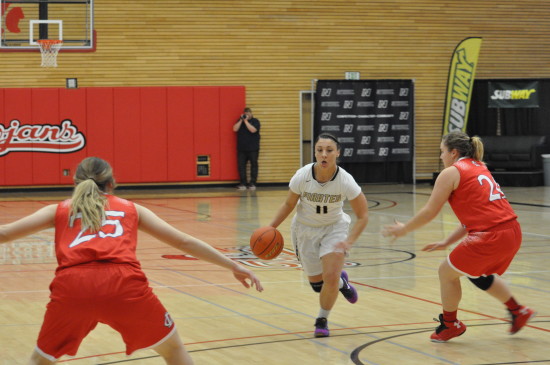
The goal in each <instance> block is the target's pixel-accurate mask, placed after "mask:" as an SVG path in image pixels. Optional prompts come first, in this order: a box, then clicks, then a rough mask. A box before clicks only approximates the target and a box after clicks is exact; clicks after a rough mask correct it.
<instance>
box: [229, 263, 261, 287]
mask: <svg viewBox="0 0 550 365" xmlns="http://www.w3.org/2000/svg"><path fill="white" fill-rule="evenodd" d="M233 276H235V279H237V280H238V281H240V282H241V283H242V284H243V286H244V287H245V288H250V287H253V286H254V287H256V290H257V291H259V292H261V291H263V290H264V288H263V286H262V283H261V282H260V279H258V278H257V277H256V275H255V274H254V273H253V272H252V271H250V270H248V269H247V268H245V267H243V266H241V265H238V266H237V267H236V268H235V269H234V270H233ZM247 279H248V280H249V281H250V283H249V282H248V281H247Z"/></svg>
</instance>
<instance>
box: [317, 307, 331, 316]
mask: <svg viewBox="0 0 550 365" xmlns="http://www.w3.org/2000/svg"><path fill="white" fill-rule="evenodd" d="M329 314H330V309H329V310H326V309H323V308H321V309H319V315H318V316H317V317H318V318H328V315H329Z"/></svg>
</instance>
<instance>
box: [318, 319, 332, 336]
mask: <svg viewBox="0 0 550 365" xmlns="http://www.w3.org/2000/svg"><path fill="white" fill-rule="evenodd" d="M328 336H330V334H329V331H328V325H327V319H326V318H323V317H319V318H317V319H316V320H315V337H328Z"/></svg>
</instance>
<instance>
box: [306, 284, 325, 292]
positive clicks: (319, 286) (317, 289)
mask: <svg viewBox="0 0 550 365" xmlns="http://www.w3.org/2000/svg"><path fill="white" fill-rule="evenodd" d="M309 285H311V287H312V288H313V291H314V292H316V293H320V292H321V289H323V281H318V282H316V283H312V282H310V283H309Z"/></svg>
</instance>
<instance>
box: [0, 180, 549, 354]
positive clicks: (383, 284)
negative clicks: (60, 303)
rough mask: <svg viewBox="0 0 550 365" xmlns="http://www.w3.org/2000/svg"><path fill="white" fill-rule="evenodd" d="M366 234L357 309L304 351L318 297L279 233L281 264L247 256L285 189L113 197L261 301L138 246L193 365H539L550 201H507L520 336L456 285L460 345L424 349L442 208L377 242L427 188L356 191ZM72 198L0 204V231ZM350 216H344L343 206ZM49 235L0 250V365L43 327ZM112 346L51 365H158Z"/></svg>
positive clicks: (433, 309) (529, 192)
mask: <svg viewBox="0 0 550 365" xmlns="http://www.w3.org/2000/svg"><path fill="white" fill-rule="evenodd" d="M363 190H364V192H365V194H366V196H367V199H368V200H369V208H370V221H369V224H368V227H367V229H366V231H365V232H364V233H363V235H362V236H361V237H360V239H359V240H358V242H356V245H355V248H354V249H353V251H352V252H351V255H350V257H349V260H348V262H347V268H346V270H347V271H348V273H349V275H350V278H351V281H352V282H353V283H354V284H355V286H356V287H357V289H358V291H359V296H360V299H359V302H358V303H357V304H354V305H352V304H349V303H347V302H346V301H345V300H344V299H343V297H340V298H339V299H338V302H337V303H336V306H335V308H334V309H333V311H332V313H331V316H330V318H329V327H330V329H331V337H329V338H323V339H315V338H313V336H312V331H313V323H314V320H315V317H316V315H317V312H318V299H317V295H316V294H315V293H314V292H313V291H312V290H311V288H310V286H309V284H308V283H307V281H306V279H305V277H304V275H303V273H302V271H301V270H300V267H299V265H298V262H297V261H296V258H295V256H294V254H293V251H292V246H291V245H290V236H289V225H290V219H287V221H286V222H285V223H284V224H283V225H282V226H281V227H280V230H281V232H282V233H283V235H284V236H285V239H286V241H287V242H286V249H285V251H284V252H283V253H282V254H281V255H280V256H279V257H278V258H277V259H275V260H273V261H261V260H256V259H255V258H254V256H252V255H251V254H250V252H249V251H248V238H249V236H250V234H251V232H252V231H253V230H254V229H255V228H257V227H259V226H263V225H266V224H268V223H269V222H270V220H271V218H272V217H273V215H274V213H275V210H276V209H277V208H278V207H279V205H280V204H281V203H282V202H283V200H284V198H285V196H286V188H284V187H271V188H265V187H264V188H262V187H260V188H259V189H258V190H257V191H255V192H249V191H244V192H240V191H235V190H234V189H232V188H209V189H205V188H203V189H183V190H155V191H153V190H148V191H131V192H129V191H125V192H119V194H118V195H120V196H123V197H126V198H129V199H132V200H134V201H136V202H138V203H139V204H142V205H144V206H147V207H149V208H151V209H153V210H154V211H155V212H157V214H159V215H160V216H161V217H162V218H164V219H166V220H167V221H168V222H170V223H171V224H173V225H174V226H176V227H178V228H179V229H181V230H183V231H185V232H188V233H190V234H192V235H195V236H197V237H199V238H201V239H203V240H205V241H207V242H209V243H210V244H212V245H213V246H215V247H216V248H218V249H219V250H220V251H222V252H223V253H224V254H226V255H227V256H228V257H231V258H232V259H234V260H238V261H240V262H242V263H243V264H246V265H248V266H249V267H251V268H252V269H253V270H254V271H255V272H256V273H257V275H258V276H259V277H260V278H261V280H262V281H263V284H264V287H265V291H264V292H263V293H258V292H256V291H253V290H246V289H244V288H243V287H241V286H240V284H238V283H237V282H236V281H235V280H234V279H233V277H232V275H231V274H230V273H228V272H226V271H224V270H221V269H219V268H218V267H216V266H213V265H210V264H208V263H204V262H199V261H196V260H193V258H192V257H188V256H185V255H183V254H182V253H181V252H179V251H176V250H174V249H172V248H171V247H169V246H166V245H164V244H163V243H160V242H158V241H155V240H153V239H152V238H150V237H149V236H147V235H145V234H141V233H140V243H139V245H138V258H139V259H140V260H141V263H142V266H143V269H144V271H145V272H146V274H147V276H148V277H149V280H150V283H151V285H152V286H153V287H154V290H155V292H156V294H157V295H158V296H159V297H160V299H161V301H162V302H163V303H164V305H165V306H166V307H167V308H168V310H169V311H170V313H171V315H172V317H173V318H174V319H175V321H176V324H177V326H178V329H179V332H180V335H181V336H182V338H183V340H184V342H185V343H186V347H187V350H188V351H189V352H190V353H191V355H192V357H193V358H194V360H195V362H196V364H207V365H217V364H258V363H262V364H264V365H274V364H277V365H282V364H301V365H302V364H303V365H324V364H326V365H336V364H381V365H385V364H391V365H393V364H423V365H425V364H470V365H474V364H475V365H481V364H533V363H550V345H549V343H550V303H549V300H548V299H549V298H550V286H549V283H550V269H549V268H548V266H547V264H545V262H546V263H547V262H548V261H549V260H550V247H549V245H548V243H549V238H550V229H549V225H550V187H531V188H512V187H508V188H504V189H503V190H504V191H505V193H506V194H507V196H508V199H509V201H510V202H511V203H512V205H513V207H514V209H515V210H516V213H517V214H518V216H519V220H520V223H521V224H522V227H523V232H524V241H523V246H522V248H521V250H520V252H519V253H518V255H517V256H516V259H515V260H514V262H513V263H512V265H511V267H510V269H509V271H508V273H507V274H506V275H505V276H504V278H505V280H507V282H508V283H509V285H510V287H511V289H512V291H513V292H514V295H515V296H516V298H517V299H518V300H519V301H520V302H521V303H524V304H527V305H529V306H532V307H533V308H535V309H536V310H537V311H538V316H537V317H536V318H535V319H534V320H533V321H532V322H531V323H530V325H529V327H526V328H525V329H524V330H522V331H521V332H519V333H518V334H516V335H514V336H510V335H508V333H507V331H508V326H509V324H508V323H507V322H506V320H507V317H506V311H505V309H504V306H503V305H501V304H500V303H498V302H496V300H494V299H493V298H491V297H489V296H488V295H487V294H486V293H483V292H482V291H480V290H478V289H477V288H475V287H474V286H473V285H472V284H470V283H469V282H468V281H467V280H465V279H463V281H462V284H463V299H462V302H461V305H460V311H459V318H460V319H461V320H462V321H464V323H466V324H467V325H468V330H467V332H466V333H465V334H464V335H463V336H461V337H459V338H456V339H453V340H452V341H450V342H449V343H444V344H436V343H432V342H430V341H429V335H430V334H431V332H432V331H433V330H434V328H435V327H436V325H437V324H436V323H435V322H434V321H433V320H432V318H433V317H437V315H438V313H440V297H439V283H438V278H437V268H438V265H439V263H440V262H441V261H442V260H443V259H444V258H445V256H446V254H447V252H443V251H438V252H431V253H425V252H422V251H420V249H421V247H423V245H425V244H426V243H429V242H433V241H436V240H439V239H441V238H442V237H443V236H444V235H446V234H448V233H450V232H451V231H452V230H453V229H454V228H455V226H456V224H457V221H456V218H455V216H454V214H453V213H452V211H451V209H450V207H448V206H446V207H445V208H444V210H443V211H442V213H441V214H440V215H439V216H438V217H437V218H436V219H435V220H434V221H433V222H432V223H430V224H429V225H427V226H425V227H424V228H422V229H421V230H419V231H417V232H416V233H413V234H409V235H408V236H406V237H404V238H402V239H400V240H398V241H397V242H395V243H393V244H391V243H390V242H388V241H387V240H385V239H384V238H383V237H381V235H380V230H381V228H382V226H383V225H385V224H389V223H390V222H392V221H393V219H394V218H397V219H398V220H407V219H408V218H410V217H411V216H412V215H413V214H414V212H416V211H417V210H418V209H420V208H421V207H422V206H423V205H424V203H425V202H426V201H427V199H428V197H429V193H430V192H431V186H430V185H428V184H421V185H417V186H413V185H365V186H364V187H363ZM68 195H69V193H56V194H53V193H32V194H31V193H18V194H2V196H0V224H1V223H5V222H10V221H12V220H15V219H17V218H18V217H21V216H23V215H26V214H28V213H31V212H32V211H34V210H36V209H38V208H39V207H41V206H43V205H44V204H48V203H51V202H55V201H59V200H60V199H61V198H62V197H63V198H64V197H67V196H68ZM346 210H348V211H349V206H348V205H346ZM52 236H53V231H44V232H41V233H39V234H36V235H34V236H32V237H28V238H26V239H23V240H19V241H17V242H13V243H9V244H4V245H0V344H1V346H0V347H1V350H0V364H2V365H12V364H24V363H25V362H26V361H27V359H28V357H29V355H30V353H31V351H32V349H33V348H34V345H35V341H36V337H37V334H38V331H39V329H40V325H41V323H42V317H43V314H44V310H45V305H46V303H47V301H48V285H49V282H50V281H51V279H52V277H53V274H54V269H55V266H56V264H55V255H54V252H53V250H52ZM124 349H125V348H124V344H123V342H122V340H121V339H120V336H119V335H118V333H116V332H114V331H113V330H112V329H110V328H109V327H107V326H104V325H99V326H98V327H97V328H96V329H95V330H94V331H93V332H92V333H91V334H90V335H89V336H88V337H87V338H86V339H85V340H84V342H83V343H82V345H81V347H80V350H79V352H78V355H77V356H76V357H74V358H71V357H63V358H62V359H61V361H60V363H61V364H63V363H67V364H70V365H73V364H74V365H81V364H121V363H124V364H136V365H137V364H140V365H141V364H144V365H147V364H162V363H163V361H162V360H161V359H160V358H159V357H158V356H156V353H154V352H153V351H151V350H143V351H138V352H136V353H134V354H133V355H132V356H129V357H128V356H126V355H125V354H124Z"/></svg>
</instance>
